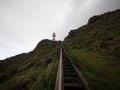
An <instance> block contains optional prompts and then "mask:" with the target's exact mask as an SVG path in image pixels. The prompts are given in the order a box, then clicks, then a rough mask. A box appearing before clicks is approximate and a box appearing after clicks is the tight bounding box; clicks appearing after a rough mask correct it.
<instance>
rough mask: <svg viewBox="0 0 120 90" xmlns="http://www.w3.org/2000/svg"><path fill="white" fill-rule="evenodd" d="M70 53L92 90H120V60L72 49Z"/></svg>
mask: <svg viewBox="0 0 120 90" xmlns="http://www.w3.org/2000/svg"><path fill="white" fill-rule="evenodd" d="M69 53H70V56H71V58H72V60H73V62H74V63H75V64H76V66H77V67H78V68H79V70H80V71H81V72H82V73H83V75H84V76H85V78H86V79H87V81H88V83H89V86H90V88H91V89H92V90H101V89H102V90H118V89H119V88H120V83H119V82H120V77H119V75H120V66H119V65H120V61H119V60H115V58H112V57H110V56H100V55H99V54H97V53H92V52H86V51H84V50H78V49H70V50H69Z"/></svg>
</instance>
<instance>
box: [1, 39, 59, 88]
mask: <svg viewBox="0 0 120 90" xmlns="http://www.w3.org/2000/svg"><path fill="white" fill-rule="evenodd" d="M59 49H60V42H57V41H54V42H53V41H50V40H42V41H41V42H40V43H39V44H38V45H37V47H36V48H35V49H34V50H33V51H32V52H29V53H23V54H20V55H17V56H14V57H11V58H8V59H6V60H3V61H0V90H54V86H55V78H56V72H57V64H58V60H59Z"/></svg>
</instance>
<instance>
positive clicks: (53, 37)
mask: <svg viewBox="0 0 120 90" xmlns="http://www.w3.org/2000/svg"><path fill="white" fill-rule="evenodd" d="M55 37H56V35H55V33H53V35H52V41H55Z"/></svg>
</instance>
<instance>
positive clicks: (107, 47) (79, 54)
mask: <svg viewBox="0 0 120 90" xmlns="http://www.w3.org/2000/svg"><path fill="white" fill-rule="evenodd" d="M64 44H65V46H66V48H67V50H68V52H69V54H70V56H71V58H72V60H73V62H74V63H75V64H76V66H78V67H79V70H80V71H82V73H83V75H84V76H85V77H86V79H87V81H88V83H89V86H90V88H91V89H92V90H119V89H120V10H116V11H113V12H108V13H105V14H102V15H98V16H94V17H92V18H90V19H89V21H88V23H87V25H84V26H82V27H80V28H78V29H76V30H71V31H70V33H69V35H68V36H67V37H66V38H65V40H64Z"/></svg>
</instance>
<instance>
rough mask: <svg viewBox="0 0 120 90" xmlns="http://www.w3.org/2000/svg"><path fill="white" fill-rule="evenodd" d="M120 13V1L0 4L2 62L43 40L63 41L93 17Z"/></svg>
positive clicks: (1, 0) (10, 0) (5, 0)
mask: <svg viewBox="0 0 120 90" xmlns="http://www.w3.org/2000/svg"><path fill="white" fill-rule="evenodd" d="M116 9H120V0H0V59H4V58H7V57H10V56H13V55H17V54H20V53H23V52H29V51H31V50H33V49H34V48H35V46H36V45H37V43H38V42H39V41H41V40H42V39H51V35H52V33H53V32H55V33H56V35H57V37H56V39H57V40H63V39H64V37H66V36H67V34H68V32H69V31H70V30H72V29H76V28H78V27H80V26H82V25H84V24H86V23H87V21H88V19H89V18H90V17H92V16H94V15H98V14H102V13H105V12H108V11H113V10H116Z"/></svg>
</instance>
